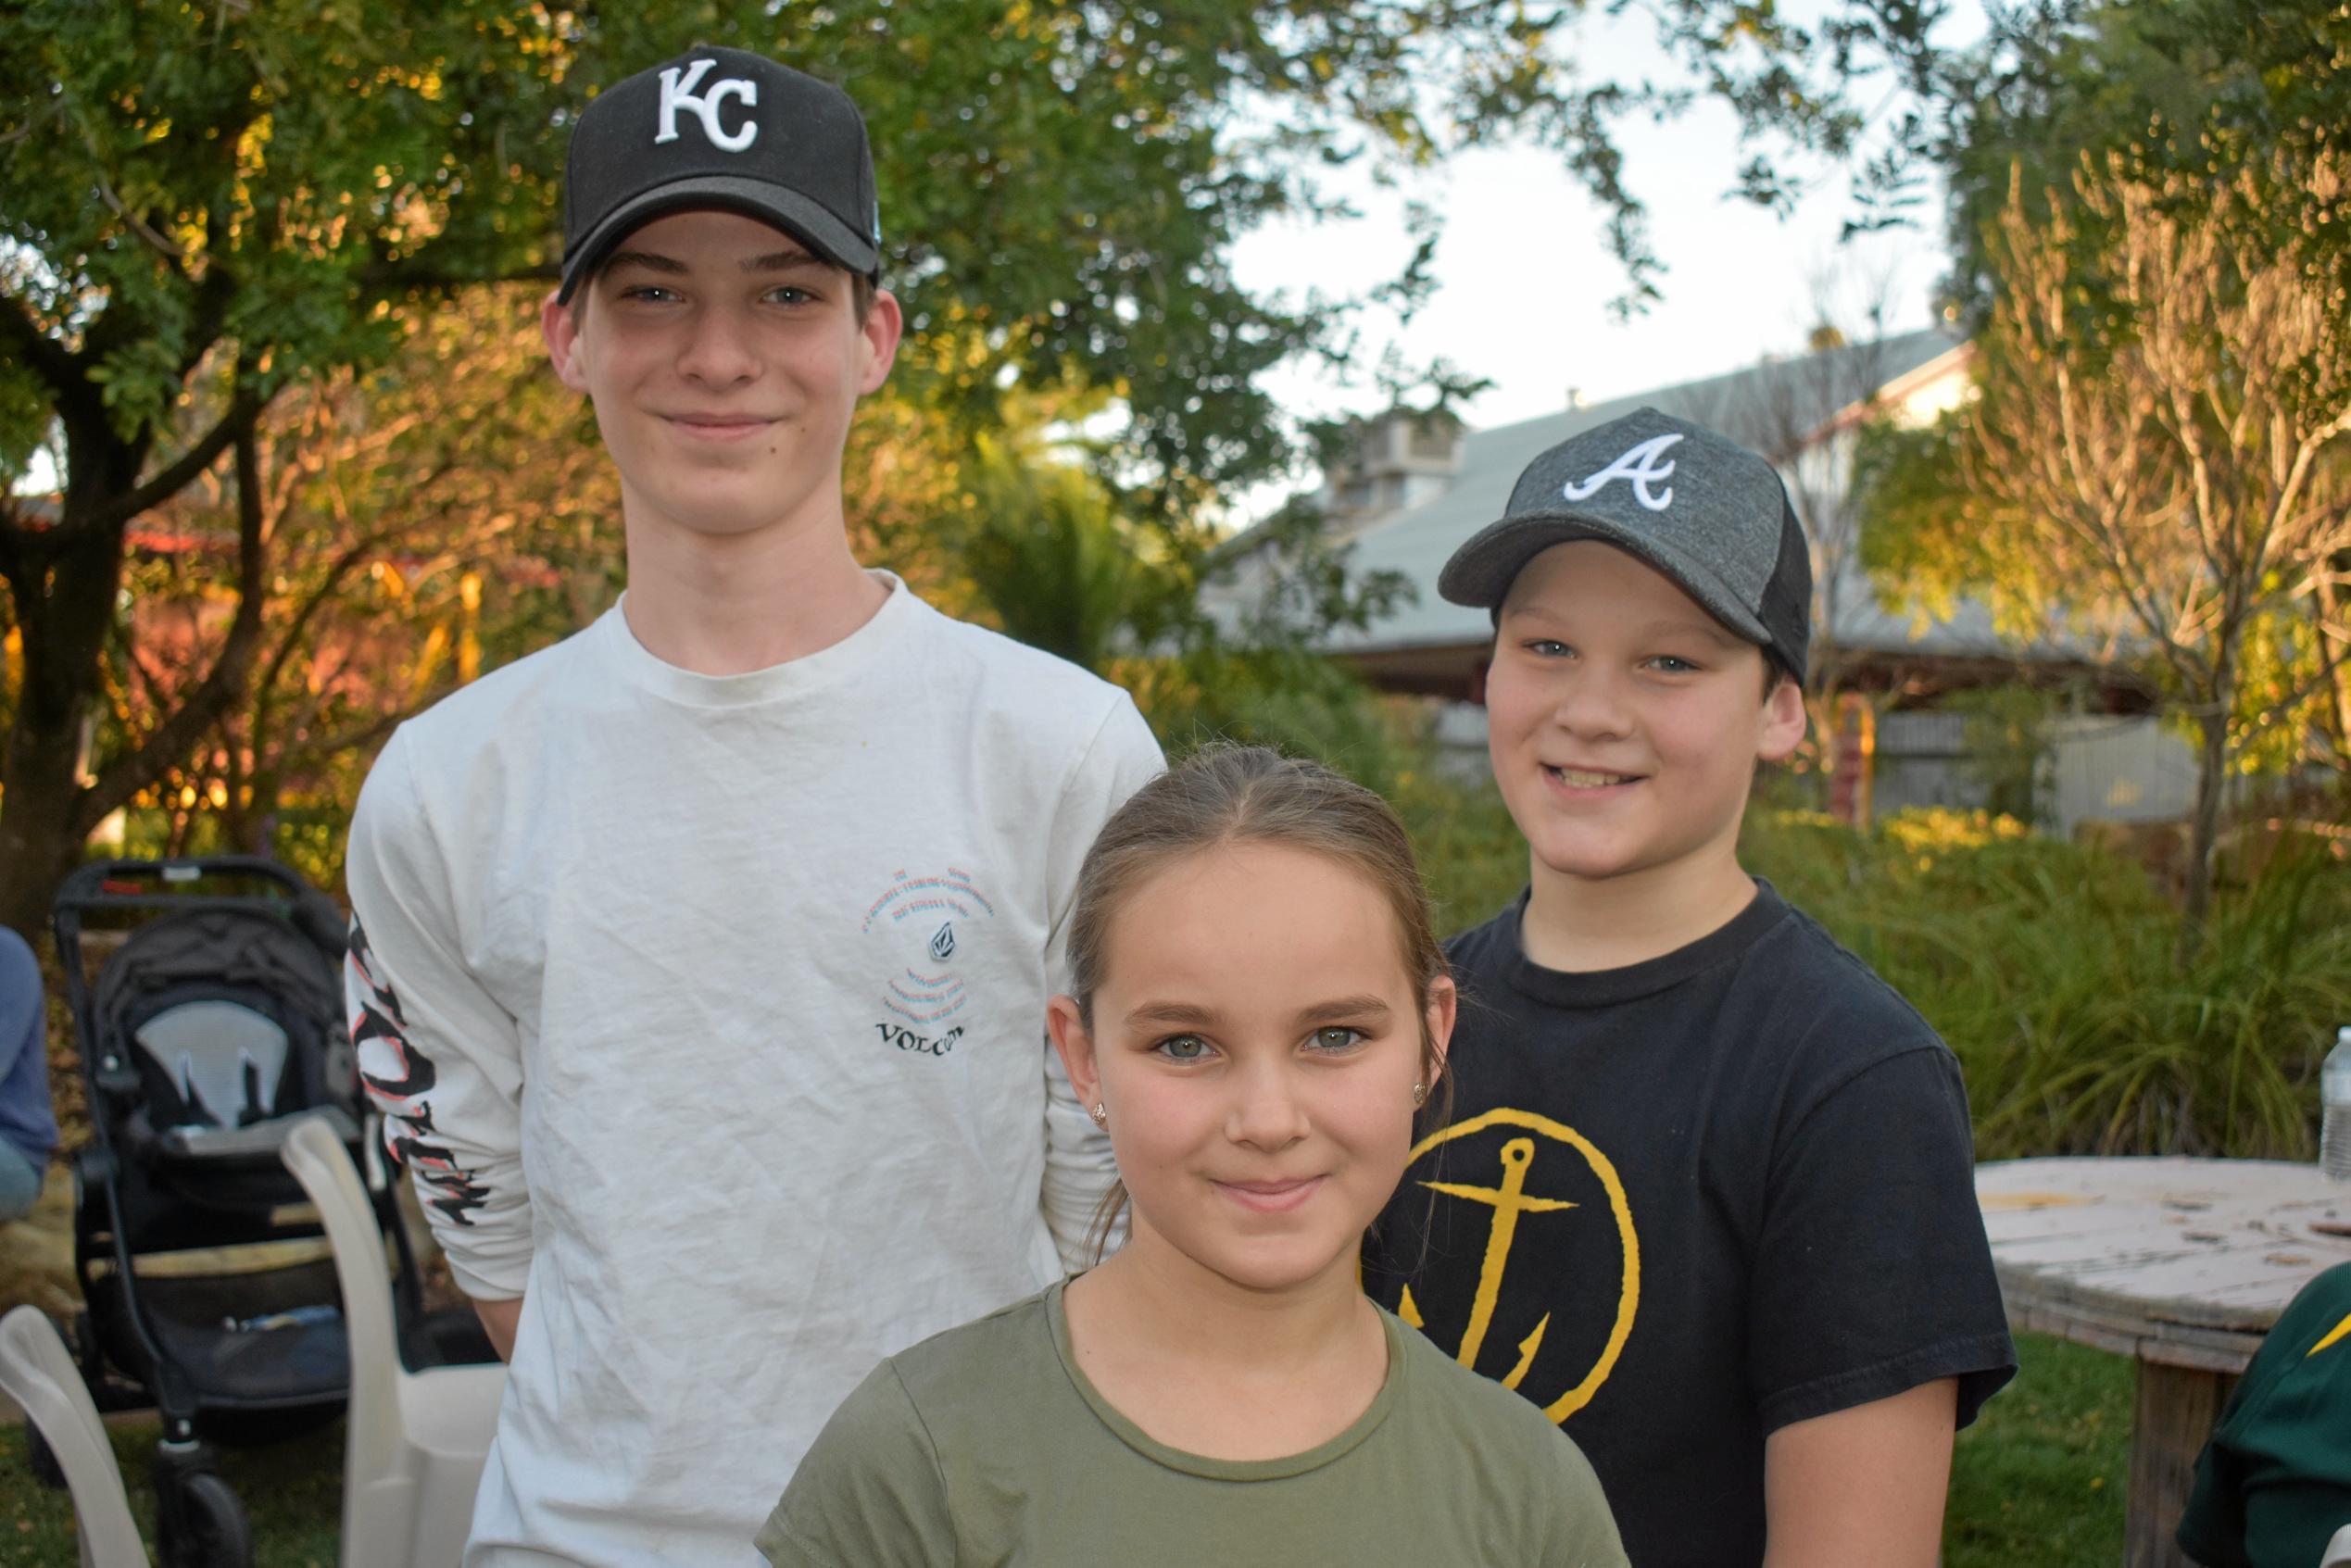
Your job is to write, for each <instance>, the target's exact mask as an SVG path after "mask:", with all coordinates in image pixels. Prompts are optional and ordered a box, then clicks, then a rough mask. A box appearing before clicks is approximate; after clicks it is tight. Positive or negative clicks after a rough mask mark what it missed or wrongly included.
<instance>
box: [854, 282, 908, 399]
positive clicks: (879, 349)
mask: <svg viewBox="0 0 2351 1568" xmlns="http://www.w3.org/2000/svg"><path fill="white" fill-rule="evenodd" d="M857 330H858V332H860V333H861V335H862V336H863V337H864V339H865V369H864V370H863V372H862V373H861V374H860V375H859V377H858V379H857V395H859V396H860V397H864V396H868V395H872V394H874V393H876V392H879V391H880V390H881V389H882V383H884V382H886V381H887V380H889V375H890V366H891V365H892V364H894V363H896V362H897V359H898V340H899V336H900V334H902V333H903V332H905V331H906V318H905V316H904V315H903V314H902V313H901V312H900V311H899V307H898V296H897V295H894V294H892V293H890V291H889V290H887V289H875V290H874V303H873V305H872V306H871V307H868V308H867V310H866V312H865V320H863V321H862V322H861V323H859V325H858V329H857Z"/></svg>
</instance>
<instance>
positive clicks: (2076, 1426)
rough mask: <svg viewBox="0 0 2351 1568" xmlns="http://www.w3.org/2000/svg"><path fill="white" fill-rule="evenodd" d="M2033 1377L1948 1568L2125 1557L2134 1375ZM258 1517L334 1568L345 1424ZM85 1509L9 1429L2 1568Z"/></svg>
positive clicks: (2111, 1360) (128, 1470)
mask: <svg viewBox="0 0 2351 1568" xmlns="http://www.w3.org/2000/svg"><path fill="white" fill-rule="evenodd" d="M2017 1350H2018V1357H2019V1360H2020V1361H2022V1363H2023V1365H2022V1369H2021V1370H2020V1371H2019V1372H2018V1374H2017V1380H2016V1381H2015V1382H2014V1383H2012V1384H2010V1385H2009V1386H2008V1387H2007V1388H2006V1389H2005V1391H2003V1392H2002V1393H2001V1394H2000V1395H1999V1396H1998V1397H1997V1398H1996V1399H1993V1401H1992V1403H1991V1404H1989V1405H1987V1406H1986V1407H1984V1412H1983V1414H1982V1415H1981V1416H1980V1417H1979V1418H1978V1420H1977V1422H1976V1424H1974V1425H1973V1426H1971V1427H1969V1428H1968V1430H1967V1431H1965V1432H1963V1433H1961V1434H1960V1435H1959V1448H1958V1453H1957V1455H1956V1456H1955V1459H1954V1460H1953V1461H1952V1474H1951V1506H1950V1509H1949V1512H1948V1523H1947V1525H1946V1527H1945V1530H1944V1533H1943V1538H1944V1543H1945V1544H1944V1555H1943V1563H1944V1568H2112V1565H2113V1564H2114V1563H2115V1562H2118V1561H2120V1559H2121V1556H2122V1501H2123V1499H2122V1491H2123V1486H2124V1481H2125V1476H2126V1466H2127V1465H2128V1462H2129V1458H2128V1449H2129V1443H2130V1433H2131V1363H2130V1362H2128V1361H2124V1360H2122V1359H2121V1358H2120V1357H2118V1356H2108V1355H2104V1354H2101V1353H2100V1352H2098V1351H2096V1350H2088V1349H2084V1348H2081V1346H2078V1345H2068V1344H2066V1343H2064V1342H2062V1341H2060V1340H2055V1339H2043V1338H2040V1337H2038V1336H2032V1335H2027V1336H2022V1337H2021V1338H2019V1339H2018V1342H2017ZM112 1432H113V1437H114V1448H115V1454H116V1456H117V1458H118V1459H119V1461H120V1462H121V1465H122V1472H123V1474H124V1475H125V1476H126V1477H128V1478H129V1480H130V1483H131V1494H132V1499H131V1500H132V1509H133V1510H134V1511H135V1512H137V1513H138V1515H139V1524H140V1528H141V1529H142V1530H148V1531H151V1530H152V1528H153V1524H154V1508H153V1504H152V1500H151V1499H150V1497H149V1494H148V1490H147V1485H146V1474H147V1458H148V1455H149V1454H151V1453H152V1452H153V1451H154V1447H155V1438H156V1426H155V1424H154V1423H153V1422H152V1421H129V1422H122V1423H119V1424H116V1425H115V1426H114V1427H113V1429H112ZM221 1463H222V1469H223V1471H224V1473H225V1474H226V1475H227V1477H228V1479H229V1483H230V1484H231V1485H232V1486H235V1487H236V1489H237V1495H238V1496H239V1497H241V1498H243V1499H245V1507H246V1509H247V1510H248V1511H249V1512H250V1513H251V1514H252V1518H253V1527H254V1542H255V1556H254V1562H255V1564H256V1568H333V1562H334V1554H335V1540H336V1528H335V1524H336V1518H337V1514H338V1512H339V1510H340V1507H341V1497H342V1486H343V1429H342V1426H341V1424H335V1425H333V1426H329V1427H326V1428H324V1429H323V1430H321V1431H319V1432H314V1433H310V1434H308V1435H307V1436H301V1437H296V1438H294V1439H292V1440H290V1441H287V1442H283V1443H278V1444H274V1445H271V1446H270V1447H268V1448H259V1449H224V1450H222V1458H221ZM74 1561H75V1557H74V1545H73V1509H72V1505H71V1504H70V1503H69V1501H68V1500H67V1499H66V1496H65V1494H64V1493H62V1492H50V1491H44V1490H43V1489H42V1488H41V1487H40V1486H36V1485H34V1484H33V1481H32V1479H31V1475H30V1474H28V1473H27V1471H26V1469H25V1462H24V1436H23V1431H22V1428H20V1427H15V1426H11V1427H7V1428H6V1429H0V1568H19V1564H21V1565H24V1568H32V1565H35V1564H40V1565H43V1568H50V1565H54V1568H69V1565H70V1564H71V1563H73V1562H74Z"/></svg>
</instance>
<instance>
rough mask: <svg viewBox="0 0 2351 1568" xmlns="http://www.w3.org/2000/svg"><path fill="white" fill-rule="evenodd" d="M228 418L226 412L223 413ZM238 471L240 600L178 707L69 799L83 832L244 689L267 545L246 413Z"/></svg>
mask: <svg viewBox="0 0 2351 1568" xmlns="http://www.w3.org/2000/svg"><path fill="white" fill-rule="evenodd" d="M223 422H224V423H225V422H226V421H225V420H224V421H223ZM233 439H234V442H235V446H236V473H237V608H236V614H235V616H234V617H233V619H232V620H231V621H230V622H229V633H228V636H227V637H226V638H225V639H224V640H223V641H222V642H221V645H220V657H219V658H218V659H214V660H213V663H212V668H211V670H210V671H207V673H206V675H205V677H204V679H203V681H201V682H200V683H198V684H197V685H196V687H195V690H194V691H192V692H190V693H189V694H188V695H187V696H186V698H185V699H183V700H182V702H181V704H180V709H179V711H178V712H176V713H174V714H172V715H171V717H170V718H169V719H166V720H165V721H163V722H162V723H160V724H158V725H157V726H156V727H155V729H154V730H153V731H151V732H150V733H149V734H148V735H147V738H146V739H145V741H144V742H142V743H141V745H140V746H139V748H138V749H137V750H136V751H133V752H132V753H131V754H130V755H129V756H127V757H123V758H120V759H117V760H116V761H115V762H114V763H112V764H111V765H110V766H109V767H108V768H107V771H105V772H104V773H103V774H101V775H100V776H99V778H98V781H97V782H96V783H95V784H92V785H91V786H90V787H89V788H88V789H86V790H84V791H83V792H82V796H81V797H80V798H79V799H78V800H77V801H76V802H75V804H74V825H75V830H76V831H77V832H78V833H82V834H86V833H88V832H89V831H90V830H91V829H93V828H94V827H96V826H97V825H98V823H99V822H102V821H104V820H105V818H106V817H107V814H108V813H109V812H111V811H113V810H114V809H116V808H117V807H119V806H122V805H125V804H127V803H128V802H129V801H130V799H131V797H132V796H134V795H136V794H138V793H139V791H141V790H142V789H145V787H146V786H147V785H148V784H153V783H154V782H155V781H156V780H157V778H160V777H161V776H162V774H163V771H164V770H165V769H167V768H169V767H171V766H172V765H173V764H175V763H178V762H180V761H182V760H184V759H185V758H186V756H187V754H188V752H189V751H190V750H192V749H193V748H194V747H195V743H196V742H197V741H198V740H199V739H201V738H202V737H203V735H204V734H205V733H206V732H207V730H209V729H211V728H212V727H213V725H215V724H216V723H218V722H220V716H221V715H222V714H224V713H226V712H227V711H228V709H229V707H230V705H231V704H232V703H233V702H235V701H236V699H237V698H238V697H239V696H241V695H243V693H244V691H245V680H246V677H247V676H248V674H249V673H250V672H251V671H252V668H253V655H254V650H255V648H256V647H258V646H259V644H260V640H261V611H262V604H263V597H264V592H265V589H266V586H267V584H266V582H265V579H266V577H267V575H268V571H267V569H268V565H269V551H268V547H267V545H266V543H265V540H264V533H265V529H264V522H265V518H264V514H263V508H262V505H261V457H260V450H259V442H258V439H257V437H256V435H255V433H254V421H253V420H250V419H248V420H245V425H244V428H243V429H242V430H240V431H238V432H237V433H236V434H235V435H234V437H233Z"/></svg>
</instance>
